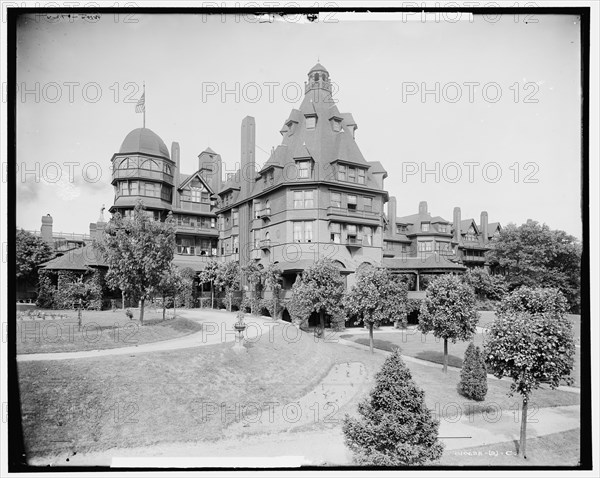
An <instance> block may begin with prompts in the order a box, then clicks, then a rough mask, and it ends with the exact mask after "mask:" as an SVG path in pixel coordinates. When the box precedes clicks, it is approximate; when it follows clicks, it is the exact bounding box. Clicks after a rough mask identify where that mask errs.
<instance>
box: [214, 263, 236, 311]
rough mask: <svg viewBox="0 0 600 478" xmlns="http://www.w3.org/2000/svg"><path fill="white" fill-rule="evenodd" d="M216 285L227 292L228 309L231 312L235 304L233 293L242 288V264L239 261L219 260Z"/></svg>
mask: <svg viewBox="0 0 600 478" xmlns="http://www.w3.org/2000/svg"><path fill="white" fill-rule="evenodd" d="M214 283H215V286H216V287H218V288H219V289H220V290H222V291H223V292H225V297H227V304H228V305H227V310H229V311H230V312H231V309H232V305H233V293H234V292H235V291H236V290H239V288H240V264H239V262H234V261H230V262H219V266H218V267H217V277H216V278H215V281H214Z"/></svg>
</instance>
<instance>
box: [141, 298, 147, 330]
mask: <svg viewBox="0 0 600 478" xmlns="http://www.w3.org/2000/svg"><path fill="white" fill-rule="evenodd" d="M145 302H146V298H145V297H142V300H140V325H144V303H145Z"/></svg>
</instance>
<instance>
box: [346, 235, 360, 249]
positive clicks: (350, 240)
mask: <svg viewBox="0 0 600 478" xmlns="http://www.w3.org/2000/svg"><path fill="white" fill-rule="evenodd" d="M345 244H346V245H347V246H351V247H362V246H363V238H362V237H361V236H348V237H347V238H346V242H345Z"/></svg>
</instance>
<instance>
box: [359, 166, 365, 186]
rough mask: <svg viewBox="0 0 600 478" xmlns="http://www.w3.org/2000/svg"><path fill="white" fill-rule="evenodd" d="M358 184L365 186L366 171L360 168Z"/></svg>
mask: <svg viewBox="0 0 600 478" xmlns="http://www.w3.org/2000/svg"><path fill="white" fill-rule="evenodd" d="M358 184H365V170H364V169H362V168H358Z"/></svg>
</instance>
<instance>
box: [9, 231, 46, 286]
mask: <svg viewBox="0 0 600 478" xmlns="http://www.w3.org/2000/svg"><path fill="white" fill-rule="evenodd" d="M15 249H16V269H17V280H23V281H26V282H29V283H30V284H32V285H37V283H38V272H37V268H38V266H39V265H40V264H42V263H44V262H47V261H49V260H50V259H52V257H54V252H53V251H52V249H51V248H50V246H49V245H48V244H47V243H46V242H45V241H44V240H43V239H42V238H40V237H38V236H36V235H34V234H32V233H30V232H27V231H24V230H23V229H18V230H17V235H16V237H15Z"/></svg>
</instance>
